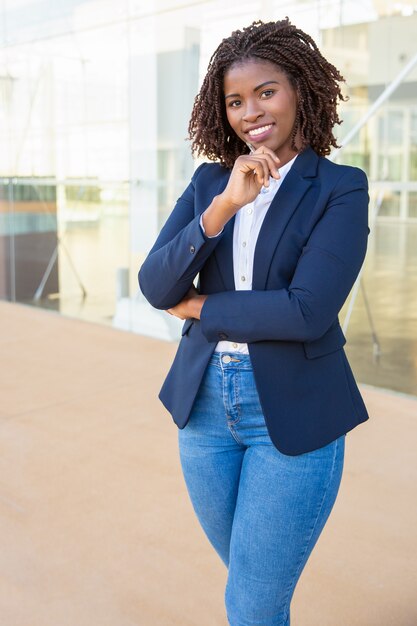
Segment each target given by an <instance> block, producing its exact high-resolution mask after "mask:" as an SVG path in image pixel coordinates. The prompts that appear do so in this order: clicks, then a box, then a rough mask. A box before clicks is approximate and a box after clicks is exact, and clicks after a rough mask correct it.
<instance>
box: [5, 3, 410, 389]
mask: <svg viewBox="0 0 417 626" xmlns="http://www.w3.org/2000/svg"><path fill="white" fill-rule="evenodd" d="M285 16H288V17H289V18H290V19H291V21H292V22H293V23H295V24H296V25H297V26H298V27H300V28H302V29H303V30H305V31H306V32H308V33H309V34H311V35H312V36H313V38H314V39H315V41H316V42H317V43H318V45H319V47H320V49H321V51H322V53H323V54H324V55H325V56H326V57H327V58H328V59H329V60H330V61H331V62H332V63H333V64H334V65H336V66H337V67H338V69H339V70H340V71H341V73H342V74H343V75H344V77H345V78H346V85H345V87H344V92H345V94H346V95H348V96H349V100H348V101H347V102H346V103H344V104H343V106H342V108H341V117H342V119H343V120H344V123H343V124H342V126H341V127H339V128H338V129H337V133H338V137H339V140H340V141H341V142H344V143H346V146H345V147H344V148H343V149H342V150H341V151H339V152H338V153H337V155H333V156H332V158H335V160H337V161H338V162H341V163H347V164H352V165H356V166H359V167H361V168H363V169H364V170H365V171H366V173H367V175H368V177H369V181H370V195H371V204H370V219H371V236H370V241H369V252H368V256H367V260H366V262H365V266H364V270H363V273H362V275H361V279H360V281H358V283H357V285H356V286H355V287H354V289H353V290H352V293H351V296H350V298H349V299H348V301H347V303H346V305H345V307H344V309H343V311H342V315H341V321H342V322H343V324H344V328H345V331H346V334H347V338H348V345H347V353H348V356H349V358H350V361H351V364H352V367H353V369H354V372H355V374H356V376H357V378H358V380H359V381H360V382H362V383H367V384H370V385H376V386H379V387H385V388H389V389H393V390H396V391H400V392H404V393H407V394H414V395H417V44H416V39H417V38H416V34H417V3H415V2H413V1H412V0H410V1H403V2H391V1H383V0H362V1H360V2H359V1H356V0H292V1H291V2H285V1H283V0H259V1H255V0H251V1H246V0H228V2H227V3H226V2H224V0H222V1H220V0H194V1H192V0H189V1H186V0H147V1H146V2H145V1H144V0H60V2H56V1H55V0H0V142H1V144H0V145H1V149H0V299H3V300H9V301H12V302H19V303H24V304H27V305H31V306H36V307H42V308H46V309H52V310H55V311H57V312H58V313H61V314H63V315H66V316H70V317H74V318H82V319H85V320H88V321H90V322H96V323H100V324H110V325H113V326H115V327H117V328H120V329H124V330H127V331H132V332H135V333H140V334H144V335H150V336H153V337H158V338H161V339H165V340H167V341H176V340H177V339H178V337H179V324H178V320H176V319H175V318H172V317H171V316H168V315H166V314H165V313H164V312H160V311H155V310H152V309H151V308H150V306H149V305H148V304H147V303H146V302H145V301H144V299H143V298H142V296H141V295H140V294H139V293H138V287H137V272H138V269H139V267H140V264H141V262H142V260H143V259H144V257H145V255H146V253H147V251H148V250H149V248H150V246H151V245H152V243H153V241H154V240H155V237H156V235H157V233H158V231H159V229H160V227H161V225H162V224H163V222H164V221H165V219H166V218H167V216H168V214H169V213H170V211H171V210H172V208H173V206H174V204H175V201H176V199H177V198H178V196H179V195H180V194H181V192H182V191H183V189H184V188H185V187H186V185H187V184H188V181H189V179H190V177H191V175H192V173H193V171H194V169H195V166H196V163H195V162H194V161H193V159H192V157H191V154H190V147H189V143H188V141H187V140H186V136H187V126H188V119H189V116H190V112H191V108H192V104H193V100H194V97H195V95H196V93H197V91H198V88H199V85H200V83H201V81H202V78H203V76H204V74H205V71H206V68H207V64H208V61H209V58H210V56H211V54H212V52H213V51H214V49H215V48H216V46H217V45H218V43H219V42H220V40H221V39H222V38H223V37H225V36H227V35H229V34H230V33H231V32H232V31H233V30H235V29H236V28H241V27H243V26H245V25H247V24H249V23H250V22H252V21H253V20H255V19H263V20H278V19H283V18H284V17H285ZM345 138H348V141H346V142H345V141H344V140H345Z"/></svg>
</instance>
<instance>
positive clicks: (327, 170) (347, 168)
mask: <svg viewBox="0 0 417 626" xmlns="http://www.w3.org/2000/svg"><path fill="white" fill-rule="evenodd" d="M319 175H322V176H329V177H332V178H333V179H334V180H335V181H342V180H343V181H350V180H351V181H358V182H359V181H361V182H362V183H363V184H366V185H367V184H368V178H367V176H366V173H365V172H364V171H363V170H362V169H361V168H360V167H356V166H354V165H345V164H344V163H335V162H334V161H331V160H330V159H328V158H326V157H319Z"/></svg>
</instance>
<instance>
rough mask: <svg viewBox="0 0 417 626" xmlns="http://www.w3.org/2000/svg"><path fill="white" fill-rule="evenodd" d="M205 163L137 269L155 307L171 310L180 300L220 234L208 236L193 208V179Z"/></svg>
mask: <svg viewBox="0 0 417 626" xmlns="http://www.w3.org/2000/svg"><path fill="white" fill-rule="evenodd" d="M207 166H208V167H209V164H207V163H203V164H202V165H200V166H199V167H198V168H197V169H196V171H195V172H194V175H193V177H192V179H191V182H190V184H189V185H188V187H187V189H186V190H185V191H184V193H183V194H182V196H181V197H180V198H179V199H178V201H177V203H176V205H175V207H174V209H173V211H172V213H171V215H170V216H169V218H168V220H167V221H166V223H165V225H164V227H163V228H162V230H161V232H160V234H159V236H158V238H157V240H156V242H155V244H154V245H153V247H152V249H151V250H150V252H149V254H148V256H147V257H146V259H145V261H144V263H143V264H142V266H141V268H140V270H139V275H138V279H139V286H140V289H141V291H142V293H143V295H144V296H145V298H146V299H147V300H148V301H149V302H150V304H151V305H152V306H153V307H155V308H156V309H170V308H171V307H174V306H175V305H177V304H178V303H179V302H180V301H181V300H182V299H183V297H184V296H185V295H186V293H187V291H188V290H189V289H190V287H191V285H192V284H193V281H194V278H195V277H196V276H197V274H198V273H199V271H200V270H201V268H202V267H203V265H204V263H205V261H206V260H207V258H208V257H209V256H210V254H211V253H212V251H213V249H214V248H215V247H216V246H217V244H218V242H219V241H220V239H221V237H222V233H220V234H219V235H218V236H217V237H207V236H206V235H205V234H204V232H203V231H202V229H201V227H200V213H199V212H197V214H196V210H195V186H196V181H197V179H198V177H199V176H200V175H201V173H202V172H203V170H204V168H206V167H207Z"/></svg>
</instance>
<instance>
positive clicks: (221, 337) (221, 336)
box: [219, 333, 228, 341]
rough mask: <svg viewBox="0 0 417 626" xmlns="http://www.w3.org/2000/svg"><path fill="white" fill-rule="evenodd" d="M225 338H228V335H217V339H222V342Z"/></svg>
mask: <svg viewBox="0 0 417 626" xmlns="http://www.w3.org/2000/svg"><path fill="white" fill-rule="evenodd" d="M227 337H228V335H226V333H219V339H222V341H224V340H225V339H227Z"/></svg>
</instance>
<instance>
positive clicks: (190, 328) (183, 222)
mask: <svg viewBox="0 0 417 626" xmlns="http://www.w3.org/2000/svg"><path fill="white" fill-rule="evenodd" d="M229 176H230V171H229V170H227V169H226V168H224V167H222V166H220V165H219V164H216V163H210V164H209V163H204V164H202V165H200V167H199V168H198V169H197V170H196V172H195V173H194V176H193V177H192V180H191V182H190V184H189V186H188V187H187V189H186V190H185V191H184V193H183V194H182V196H181V197H180V198H179V200H178V201H177V203H176V205H175V208H174V210H173V212H172V213H171V215H170V217H169V218H168V220H167V222H166V224H165V226H164V227H163V229H162V231H161V233H160V234H159V236H158V238H157V240H156V242H155V244H154V246H153V247H152V249H151V251H150V252H149V255H148V256H147V258H146V260H145V262H144V263H143V265H142V267H141V269H140V272H139V284H140V288H141V290H142V293H143V294H144V295H145V297H146V298H147V300H148V301H149V302H150V303H151V304H152V305H153V306H154V307H156V308H158V309H168V308H171V307H173V306H175V305H176V304H178V302H180V301H181V300H182V298H183V296H185V294H186V293H187V291H188V290H189V288H190V287H191V285H192V283H193V281H194V279H195V277H196V276H197V274H199V282H198V289H199V291H200V292H201V293H203V294H208V295H209V297H208V298H207V300H206V301H205V303H204V305H203V308H202V311H201V320H200V321H199V320H195V319H189V320H186V321H185V323H184V326H183V330H182V339H181V342H180V344H179V347H178V351H177V353H176V356H175V359H174V362H173V364H172V367H171V369H170V371H169V373H168V376H167V378H166V380H165V382H164V384H163V386H162V389H161V392H160V394H159V397H160V399H161V400H162V402H163V404H164V405H165V407H166V408H167V409H168V411H170V413H171V414H172V417H173V419H174V421H175V423H176V424H177V426H178V427H179V428H184V427H185V426H186V424H187V421H188V419H189V415H190V412H191V409H192V406H193V403H194V400H195V397H196V395H197V392H198V389H199V386H200V383H201V380H202V378H203V375H204V372H205V370H206V366H207V364H208V361H209V359H210V356H211V355H212V353H213V350H214V347H215V346H216V343H217V342H218V341H219V340H222V339H227V340H229V341H236V342H239V343H247V344H248V349H249V354H250V357H251V362H252V366H253V372H254V377H255V382H256V386H257V389H258V393H259V398H260V402H261V406H262V409H263V413H264V417H265V421H266V425H267V428H268V432H269V435H270V437H271V440H272V442H273V443H274V445H275V446H276V447H277V448H278V450H280V451H281V452H283V453H284V454H289V455H297V454H302V453H304V452H309V451H311V450H315V449H317V448H320V447H322V446H324V445H326V444H328V443H330V442H331V441H333V440H334V439H336V438H337V437H339V436H341V435H342V434H344V433H346V432H348V431H349V430H351V429H352V428H354V427H355V426H357V425H358V424H360V423H361V422H364V421H365V420H367V419H368V415H367V411H366V408H365V405H364V403H363V400H362V398H361V395H360V392H359V390H358V388H357V385H356V383H355V380H354V377H353V374H352V371H351V369H350V367H349V363H348V361H347V358H346V355H345V353H344V350H343V345H344V344H345V342H346V340H345V337H344V335H343V332H342V329H341V327H340V324H339V320H338V313H339V311H340V309H341V307H342V305H343V303H344V301H345V300H346V298H347V296H348V294H349V292H350V290H351V288H352V285H353V283H354V282H355V279H356V277H357V275H358V273H359V270H360V268H361V265H362V263H363V260H364V257H365V252H366V246H367V239H368V233H369V228H368V202H369V197H368V185H367V179H366V176H365V174H364V172H363V171H362V170H360V169H358V168H355V167H349V166H343V165H336V164H335V163H332V162H331V161H329V160H328V159H325V158H323V157H319V156H318V155H317V154H316V153H315V152H314V151H313V150H312V149H311V148H307V149H306V150H305V151H304V152H302V153H301V154H299V156H298V157H297V159H296V160H295V162H294V164H293V166H292V167H291V170H290V171H289V173H288V174H287V176H286V177H285V179H284V181H283V183H282V185H281V187H280V188H279V190H278V192H277V193H276V195H275V197H274V199H273V201H272V203H271V205H270V207H269V210H268V212H267V214H266V217H265V220H264V222H263V224H262V228H261V231H260V233H259V238H258V241H257V244H256V249H255V257H254V267H253V285H252V290H251V291H235V285H234V277H233V225H234V218H233V219H231V220H230V221H229V222H228V223H227V225H226V226H225V228H224V230H223V232H222V234H221V235H219V236H218V237H215V238H208V237H206V236H205V235H204V234H203V232H202V230H201V228H200V225H199V220H200V215H201V213H202V212H203V211H204V210H205V209H206V208H207V207H208V206H209V204H210V203H211V201H212V199H213V197H214V196H215V195H217V194H219V193H221V192H222V191H223V189H224V188H225V186H226V184H227V181H228V179H229Z"/></svg>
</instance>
